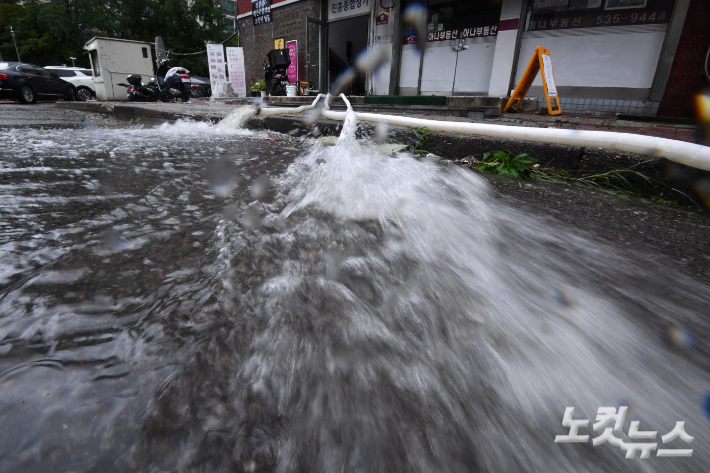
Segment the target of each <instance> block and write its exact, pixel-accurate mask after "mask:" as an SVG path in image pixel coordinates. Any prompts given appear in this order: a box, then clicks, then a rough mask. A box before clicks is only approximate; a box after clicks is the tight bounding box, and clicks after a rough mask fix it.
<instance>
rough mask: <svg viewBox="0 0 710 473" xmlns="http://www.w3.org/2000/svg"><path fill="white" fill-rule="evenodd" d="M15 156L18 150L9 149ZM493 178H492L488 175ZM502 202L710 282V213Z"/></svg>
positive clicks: (537, 199)
mask: <svg viewBox="0 0 710 473" xmlns="http://www.w3.org/2000/svg"><path fill="white" fill-rule="evenodd" d="M82 120H85V121H91V122H92V123H95V124H96V125H111V124H116V123H121V124H127V123H144V124H146V125H155V124H157V123H160V122H161V121H160V120H152V119H145V118H142V119H133V120H126V119H116V118H113V117H111V116H110V115H104V114H96V113H86V112H81V111H76V110H65V109H57V108H55V107H54V104H53V103H48V102H44V103H38V104H34V105H21V104H16V103H0V126H12V127H16V126H67V125H69V126H77V127H80V126H81V125H82ZM3 152H5V153H11V152H12V150H4V151H3ZM486 177H488V176H486ZM490 180H491V183H492V185H493V187H494V188H495V189H496V191H497V192H498V193H499V195H500V198H501V199H504V200H507V201H510V202H511V203H513V205H515V206H517V207H519V208H521V209H525V210H526V211H528V212H530V213H531V214H533V215H538V216H541V217H542V218H550V219H553V220H558V221H561V222H564V223H565V224H568V225H571V226H573V227H576V228H578V229H580V230H582V231H585V232H589V233H590V234H592V235H594V236H595V237H596V238H599V239H601V240H603V241H605V242H608V243H610V244H612V245H615V246H617V247H619V248H620V250H622V251H625V250H627V249H633V250H635V251H639V252H642V253H644V254H646V255H647V257H648V259H649V260H653V261H657V262H658V263H660V264H663V265H668V266H670V267H673V268H678V269H680V270H681V271H683V272H685V273H687V274H689V275H691V276H693V277H694V278H697V279H698V280H700V281H701V282H707V283H710V213H708V212H705V213H701V212H694V211H688V210H685V209H679V208H676V207H672V206H668V205H663V204H658V203H653V202H650V201H646V200H643V199H637V198H633V197H627V196H621V197H620V196H617V195H613V194H610V193H607V192H601V191H592V190H575V192H571V191H570V190H569V189H568V188H567V187H566V186H558V185H549V184H538V183H526V184H525V185H524V186H523V187H522V188H521V187H519V186H518V185H517V183H513V182H511V181H509V180H506V179H496V178H492V179H490Z"/></svg>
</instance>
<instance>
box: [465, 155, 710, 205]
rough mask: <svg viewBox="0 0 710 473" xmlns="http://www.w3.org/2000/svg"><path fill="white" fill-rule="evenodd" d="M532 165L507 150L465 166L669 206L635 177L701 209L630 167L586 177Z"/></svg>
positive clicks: (530, 159)
mask: <svg viewBox="0 0 710 473" xmlns="http://www.w3.org/2000/svg"><path fill="white" fill-rule="evenodd" d="M536 163H537V160H536V159H535V158H533V157H531V156H530V155H528V154H526V153H522V154H519V155H517V156H513V153H511V152H510V151H493V152H492V153H485V154H484V155H483V159H482V160H481V161H471V162H470V163H469V167H470V168H472V169H478V170H479V171H482V172H487V173H492V174H500V175H503V176H508V177H513V178H516V179H518V182H520V179H529V180H533V181H544V182H552V183H555V184H567V185H572V186H577V187H586V188H591V189H604V190H610V191H613V192H619V193H624V194H633V195H636V196H640V197H644V198H647V199H651V200H653V201H656V202H659V203H670V202H669V201H667V200H665V199H663V198H662V197H657V196H651V195H648V194H647V193H646V192H643V191H642V190H641V189H639V188H638V187H637V186H636V185H634V184H633V183H632V182H631V180H630V179H631V178H638V179H640V180H642V181H645V182H646V183H648V184H649V185H652V186H653V185H655V186H660V187H666V188H668V189H670V190H671V191H672V192H673V193H674V194H676V195H678V197H679V201H685V202H693V204H694V208H697V209H701V207H700V206H698V204H697V203H695V201H694V200H693V199H692V198H690V197H689V196H688V195H686V194H685V193H684V192H681V191H679V190H678V189H675V188H673V187H670V186H668V185H667V184H665V183H664V182H661V181H659V180H657V179H652V178H650V177H649V176H647V175H645V174H643V173H642V172H639V171H636V170H634V169H631V168H622V169H615V170H612V171H607V172H600V173H595V174H590V175H587V176H584V175H583V176H572V175H571V174H570V173H569V172H567V171H564V170H556V169H550V168H541V167H539V165H536ZM680 197H682V198H680Z"/></svg>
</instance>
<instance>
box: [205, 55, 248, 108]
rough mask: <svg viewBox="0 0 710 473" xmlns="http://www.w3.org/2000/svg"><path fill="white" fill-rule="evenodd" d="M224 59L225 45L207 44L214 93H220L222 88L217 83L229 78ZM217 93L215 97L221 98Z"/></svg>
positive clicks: (208, 65)
mask: <svg viewBox="0 0 710 473" xmlns="http://www.w3.org/2000/svg"><path fill="white" fill-rule="evenodd" d="M224 60H225V58H224V46H222V45H221V44H208V45H207V67H209V69H210V84H212V94H213V95H215V94H217V95H219V91H220V90H222V88H221V87H220V86H218V85H217V84H218V83H220V82H225V81H226V80H227V75H226V73H225V71H226V69H225V67H224V66H225V64H224ZM217 95H215V98H219V97H218V96H217ZM245 95H246V94H245Z"/></svg>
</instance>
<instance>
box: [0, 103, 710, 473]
mask: <svg viewBox="0 0 710 473" xmlns="http://www.w3.org/2000/svg"><path fill="white" fill-rule="evenodd" d="M2 106H3V107H8V108H7V110H10V113H15V114H17V115H16V116H15V117H14V118H13V117H10V118H7V117H9V115H6V118H5V119H4V120H8V121H14V123H16V124H15V125H14V126H9V124H8V123H7V122H6V121H3V122H2V125H1V126H0V143H2V147H1V148H0V200H1V201H2V206H1V207H0V211H1V212H2V218H1V219H0V258H1V259H0V388H1V390H0V425H2V426H3V428H2V429H1V430H0V471H3V472H18V471H26V472H30V471H32V472H34V471H37V472H55V471H56V472H68V471H97V472H99V471H101V472H104V471H116V472H123V471H151V472H153V471H154V472H162V471H165V472H168V471H184V472H217V471H219V472H222V471H224V472H232V471H236V472H272V471H273V472H336V471H338V472H340V471H348V472H354V471H362V472H400V471H402V472H403V471H412V472H414V471H417V472H419V471H421V472H429V471H431V472H454V471H481V472H558V471H559V472H563V471H578V472H582V471H590V472H602V471H614V472H704V471H709V470H710V444H708V442H710V422H709V421H708V420H707V417H706V416H707V415H708V414H707V412H706V411H707V408H706V407H704V406H705V405H706V401H705V400H704V398H705V396H706V393H708V391H710V373H709V372H708V369H709V367H710V349H709V345H708V343H707V340H708V336H710V333H709V332H710V324H708V316H709V314H708V307H709V305H708V303H709V302H710V292H709V291H708V283H707V282H706V281H707V280H708V278H707V277H706V276H704V275H703V274H704V271H706V269H705V268H707V267H708V262H710V254H708V256H706V255H705V254H704V253H703V252H704V251H705V248H706V247H707V244H708V243H707V242H708V240H707V239H705V238H704V237H707V236H708V231H709V230H708V229H709V228H710V225H709V224H708V222H709V221H708V220H707V218H706V216H705V215H698V214H693V213H690V212H686V211H680V210H676V209H672V210H671V209H669V208H665V207H664V206H661V205H660V204H650V203H646V202H640V201H629V200H628V199H622V198H620V197H618V196H615V195H612V194H608V193H600V192H598V191H597V192H591V191H589V190H581V189H572V188H562V187H559V186H547V187H545V186H542V187H540V188H534V187H530V188H528V187H526V188H525V189H520V188H519V187H518V186H517V184H516V185H514V186H511V185H510V182H508V183H507V184H505V183H504V184H501V183H499V182H498V181H495V180H494V181H493V182H490V181H489V180H487V179H484V178H483V177H481V176H480V175H479V174H476V173H474V172H472V171H470V170H468V169H465V168H461V167H456V166H453V165H451V164H446V163H444V162H441V161H440V160H438V159H433V158H432V159H420V158H415V157H414V156H413V155H411V154H408V153H398V154H396V155H387V154H382V153H380V152H378V151H377V149H376V148H375V147H374V145H373V144H372V142H371V141H369V140H367V139H356V138H355V130H356V127H357V124H356V123H355V122H354V121H352V120H351V121H349V122H346V124H345V125H344V128H343V131H342V134H341V136H340V138H339V139H338V141H337V143H336V145H335V146H323V145H321V144H319V143H317V142H315V141H314V140H311V139H309V138H307V137H295V136H291V135H284V134H278V133H273V132H269V131H263V130H262V131H254V130H247V129H243V128H242V127H241V126H240V123H239V122H240V120H239V117H236V118H234V119H231V120H225V121H224V122H223V123H221V124H216V125H212V124H206V123H195V122H177V123H162V122H157V121H156V122H150V121H146V120H144V121H142V122H139V121H135V122H129V121H115V120H114V119H107V118H104V117H102V116H91V115H85V114H80V113H79V112H72V113H69V112H67V111H65V112H62V113H64V114H65V115H62V116H57V117H54V116H51V115H52V113H59V112H56V111H54V109H52V108H49V107H45V109H42V108H39V107H41V106H37V107H38V108H36V109H34V110H35V113H37V112H36V110H46V111H47V117H45V118H44V119H42V118H39V119H37V120H35V121H33V120H32V119H26V116H27V115H23V114H24V113H26V112H24V111H23V110H27V108H24V109H23V108H22V107H20V106H17V107H15V108H13V109H10V108H9V107H10V106H9V105H2ZM13 107H14V106H13ZM40 116H41V115H40ZM23 117H25V118H23ZM519 192H528V194H529V195H532V196H538V197H539V200H535V199H537V198H538V197H535V199H531V198H526V199H527V200H525V199H523V201H522V202H521V203H520V206H518V204H517V203H516V199H517V197H516V196H517V193H519ZM546 199H547V200H549V202H547V201H546ZM561 201H566V202H587V204H586V206H582V204H579V205H580V207H579V211H578V213H574V212H571V213H566V214H565V215H560V216H557V215H556V214H557V213H560V212H562V213H564V210H562V211H561V210H560V206H561V205H562V204H561V203H560V202H561ZM597 201H598V202H599V205H598V206H597V204H596V202H597ZM617 207H623V208H624V209H630V210H629V211H628V215H626V214H624V215H625V216H624V217H614V218H615V219H616V220H613V221H606V223H605V221H604V220H603V217H601V218H602V221H601V222H600V223H599V225H598V227H599V228H598V227H595V226H594V225H596V224H594V225H592V224H591V223H590V222H592V221H594V219H595V218H596V217H592V215H596V213H597V210H596V209H597V208H598V209H600V210H598V213H600V214H601V213H603V212H606V213H610V212H612V210H611V209H612V208H613V209H614V210H613V212H616V213H615V215H621V214H619V213H618V211H617V210H616V208H617ZM554 209H557V210H555V213H553V211H552V210H554ZM659 209H660V210H659ZM646 215H647V216H648V217H645V216H646ZM657 215H658V218H664V219H665V220H653V219H655V218H657ZM666 215H667V217H666ZM634 219H636V220H634ZM644 219H645V220H644ZM642 221H646V222H647V223H648V222H651V223H648V227H643V226H639V228H636V223H639V222H642ZM653 222H656V223H653ZM639 225H640V224H639ZM653 225H660V226H662V227H663V229H658V230H657V232H656V231H655V230H654V229H653V228H654V227H653ZM630 228H634V230H633V232H632V233H634V232H638V233H639V234H644V233H647V234H654V235H656V236H657V237H658V235H661V236H662V239H665V240H666V241H670V240H669V237H668V236H667V235H668V234H669V232H671V233H672V232H675V231H677V232H679V233H682V232H685V230H686V229H688V228H692V229H693V230H692V231H694V232H697V233H693V234H692V235H693V236H692V237H687V239H685V237H682V236H679V237H678V243H668V244H664V245H661V244H660V243H659V244H658V245H659V246H658V247H659V248H660V247H662V248H668V251H667V252H664V251H665V250H664V251H661V252H658V253H656V252H655V250H654V248H656V247H654V246H653V245H654V244H655V243H654V240H653V238H652V237H651V236H648V238H647V237H639V238H638V239H639V241H641V240H642V239H643V238H647V239H645V240H643V241H641V242H640V243H638V244H634V245H625V244H624V240H625V239H629V236H628V235H627V234H626V233H625V234H624V235H625V236H624V237H622V238H621V240H622V241H619V239H618V238H614V239H613V240H614V241H612V239H611V238H609V234H613V235H617V233H618V232H622V233H623V232H629V231H630V230H629V229H630ZM597 231H599V234H597V233H596V232H597ZM605 231H608V232H609V234H604V235H601V234H602V233H603V232H605ZM688 235H690V233H688ZM658 238H661V237H658ZM674 241H675V240H674ZM685 245H687V246H688V249H687V254H686V253H684V251H685V250H684V249H683V248H684V247H685ZM671 247H675V249H670V248H671ZM676 250H677V251H676ZM691 254H692V255H691ZM689 255H691V256H689ZM683 258H686V259H688V258H692V262H690V263H688V264H687V265H686V263H687V261H686V260H683V263H682V264H678V265H676V264H674V262H677V261H680V260H681V259H683ZM567 406H574V407H575V414H574V418H575V419H581V418H583V419H590V424H589V426H588V428H583V429H581V430H580V433H583V434H585V435H587V434H589V435H591V437H590V442H588V443H555V442H554V440H555V436H556V435H563V434H567V433H568V432H569V428H568V427H563V426H562V418H563V414H564V412H565V407H567ZM603 406H611V407H614V408H616V407H618V406H629V408H628V413H627V417H626V422H625V424H624V427H623V432H622V431H618V432H615V435H616V436H617V437H619V438H620V439H621V440H623V441H624V442H641V441H643V440H638V439H633V438H631V439H630V438H629V437H628V436H627V433H628V432H629V424H630V422H631V421H634V420H639V421H641V423H640V430H646V431H658V439H657V441H658V442H659V443H658V448H659V449H661V448H676V449H681V448H692V449H693V455H692V457H690V458H672V457H671V458H658V457H656V455H655V452H654V453H653V454H652V455H651V457H650V458H648V459H639V452H637V453H636V458H635V459H625V458H624V456H625V454H626V452H625V451H624V450H622V449H621V448H619V447H617V446H613V445H612V444H610V443H609V442H607V443H605V444H603V445H598V446H594V447H593V446H592V443H591V438H593V437H596V436H598V435H599V434H600V433H601V432H600V431H597V432H594V431H593V430H592V424H593V423H595V419H596V414H597V409H598V408H599V407H603ZM676 421H685V429H686V431H687V433H688V434H689V435H691V436H693V437H694V440H693V441H692V443H691V444H690V445H688V444H687V443H685V442H683V441H682V440H681V439H676V440H675V441H673V442H672V443H669V444H665V445H664V444H663V443H662V442H661V436H662V435H665V434H667V433H668V432H670V431H671V430H672V429H673V427H674V426H675V423H676ZM585 429H586V430H585ZM654 441H656V440H654Z"/></svg>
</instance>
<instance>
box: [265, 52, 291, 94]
mask: <svg viewBox="0 0 710 473" xmlns="http://www.w3.org/2000/svg"><path fill="white" fill-rule="evenodd" d="M266 57H267V59H268V61H269V62H268V64H267V63H264V79H265V81H266V91H267V92H268V93H269V95H275V96H282V97H283V96H285V95H286V86H287V85H288V83H289V82H288V74H287V73H286V70H287V69H288V66H290V65H291V58H290V57H289V54H288V49H274V50H272V51H270V52H269V54H267V55H266Z"/></svg>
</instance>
